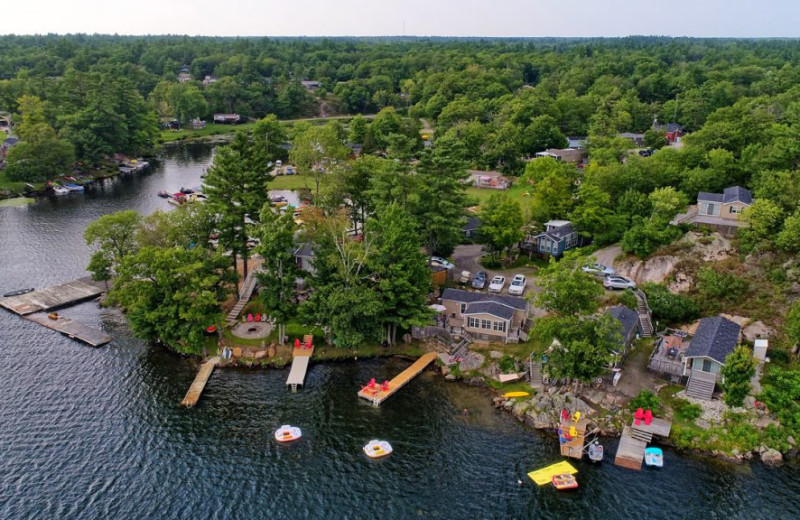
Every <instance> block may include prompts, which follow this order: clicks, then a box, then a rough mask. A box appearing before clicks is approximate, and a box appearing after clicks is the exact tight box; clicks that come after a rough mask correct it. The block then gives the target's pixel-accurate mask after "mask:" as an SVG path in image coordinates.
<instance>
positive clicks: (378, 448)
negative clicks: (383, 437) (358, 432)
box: [364, 439, 392, 459]
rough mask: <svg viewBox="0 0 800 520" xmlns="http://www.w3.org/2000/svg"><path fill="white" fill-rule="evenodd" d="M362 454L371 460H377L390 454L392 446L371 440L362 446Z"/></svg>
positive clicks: (384, 442)
mask: <svg viewBox="0 0 800 520" xmlns="http://www.w3.org/2000/svg"><path fill="white" fill-rule="evenodd" d="M364 453H365V454H366V455H367V457H369V458H371V459H379V458H381V457H385V456H387V455H389V454H391V453H392V445H391V444H389V443H388V442H386V441H380V440H378V439H372V440H371V441H369V442H368V443H367V444H366V445H365V446H364Z"/></svg>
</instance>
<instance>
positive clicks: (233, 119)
mask: <svg viewBox="0 0 800 520" xmlns="http://www.w3.org/2000/svg"><path fill="white" fill-rule="evenodd" d="M241 121H242V116H240V115H239V114H214V123H215V124H220V125H235V124H239V123H241Z"/></svg>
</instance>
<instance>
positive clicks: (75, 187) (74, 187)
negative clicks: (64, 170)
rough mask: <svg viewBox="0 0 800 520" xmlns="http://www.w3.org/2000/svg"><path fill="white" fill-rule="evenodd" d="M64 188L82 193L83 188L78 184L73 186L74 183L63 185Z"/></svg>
mask: <svg viewBox="0 0 800 520" xmlns="http://www.w3.org/2000/svg"><path fill="white" fill-rule="evenodd" d="M64 187H65V188H67V189H68V190H69V191H84V190H83V186H81V185H80V184H75V183H74V182H68V183H67V184H64Z"/></svg>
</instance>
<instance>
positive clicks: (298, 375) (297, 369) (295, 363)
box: [286, 347, 314, 392]
mask: <svg viewBox="0 0 800 520" xmlns="http://www.w3.org/2000/svg"><path fill="white" fill-rule="evenodd" d="M312 354H314V347H311V348H295V349H293V350H292V368H291V369H290V370H289V377H288V378H287V379H286V386H290V387H291V388H292V391H293V392H294V391H295V390H297V387H298V386H303V385H304V384H305V380H306V372H307V371H308V363H309V361H311V355H312Z"/></svg>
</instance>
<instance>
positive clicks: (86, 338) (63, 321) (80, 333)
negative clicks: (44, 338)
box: [25, 312, 112, 347]
mask: <svg viewBox="0 0 800 520" xmlns="http://www.w3.org/2000/svg"><path fill="white" fill-rule="evenodd" d="M25 319H26V320H30V321H32V322H34V323H38V324H39V325H42V326H43V327H47V328H48V329H52V330H55V331H58V332H60V333H61V334H63V335H65V336H67V337H68V338H70V339H77V340H78V341H82V342H84V343H86V344H87V345H91V346H93V347H99V346H101V345H105V344H106V343H108V342H110V341H111V339H112V338H111V336H109V335H108V334H106V333H105V332H103V331H102V330H97V329H93V328H92V327H88V326H86V325H83V324H82V323H78V322H77V321H74V320H71V319H69V318H64V317H63V316H59V318H58V319H56V320H52V319H50V318H48V316H47V313H44V312H39V313H36V314H29V315H28V316H25Z"/></svg>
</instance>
